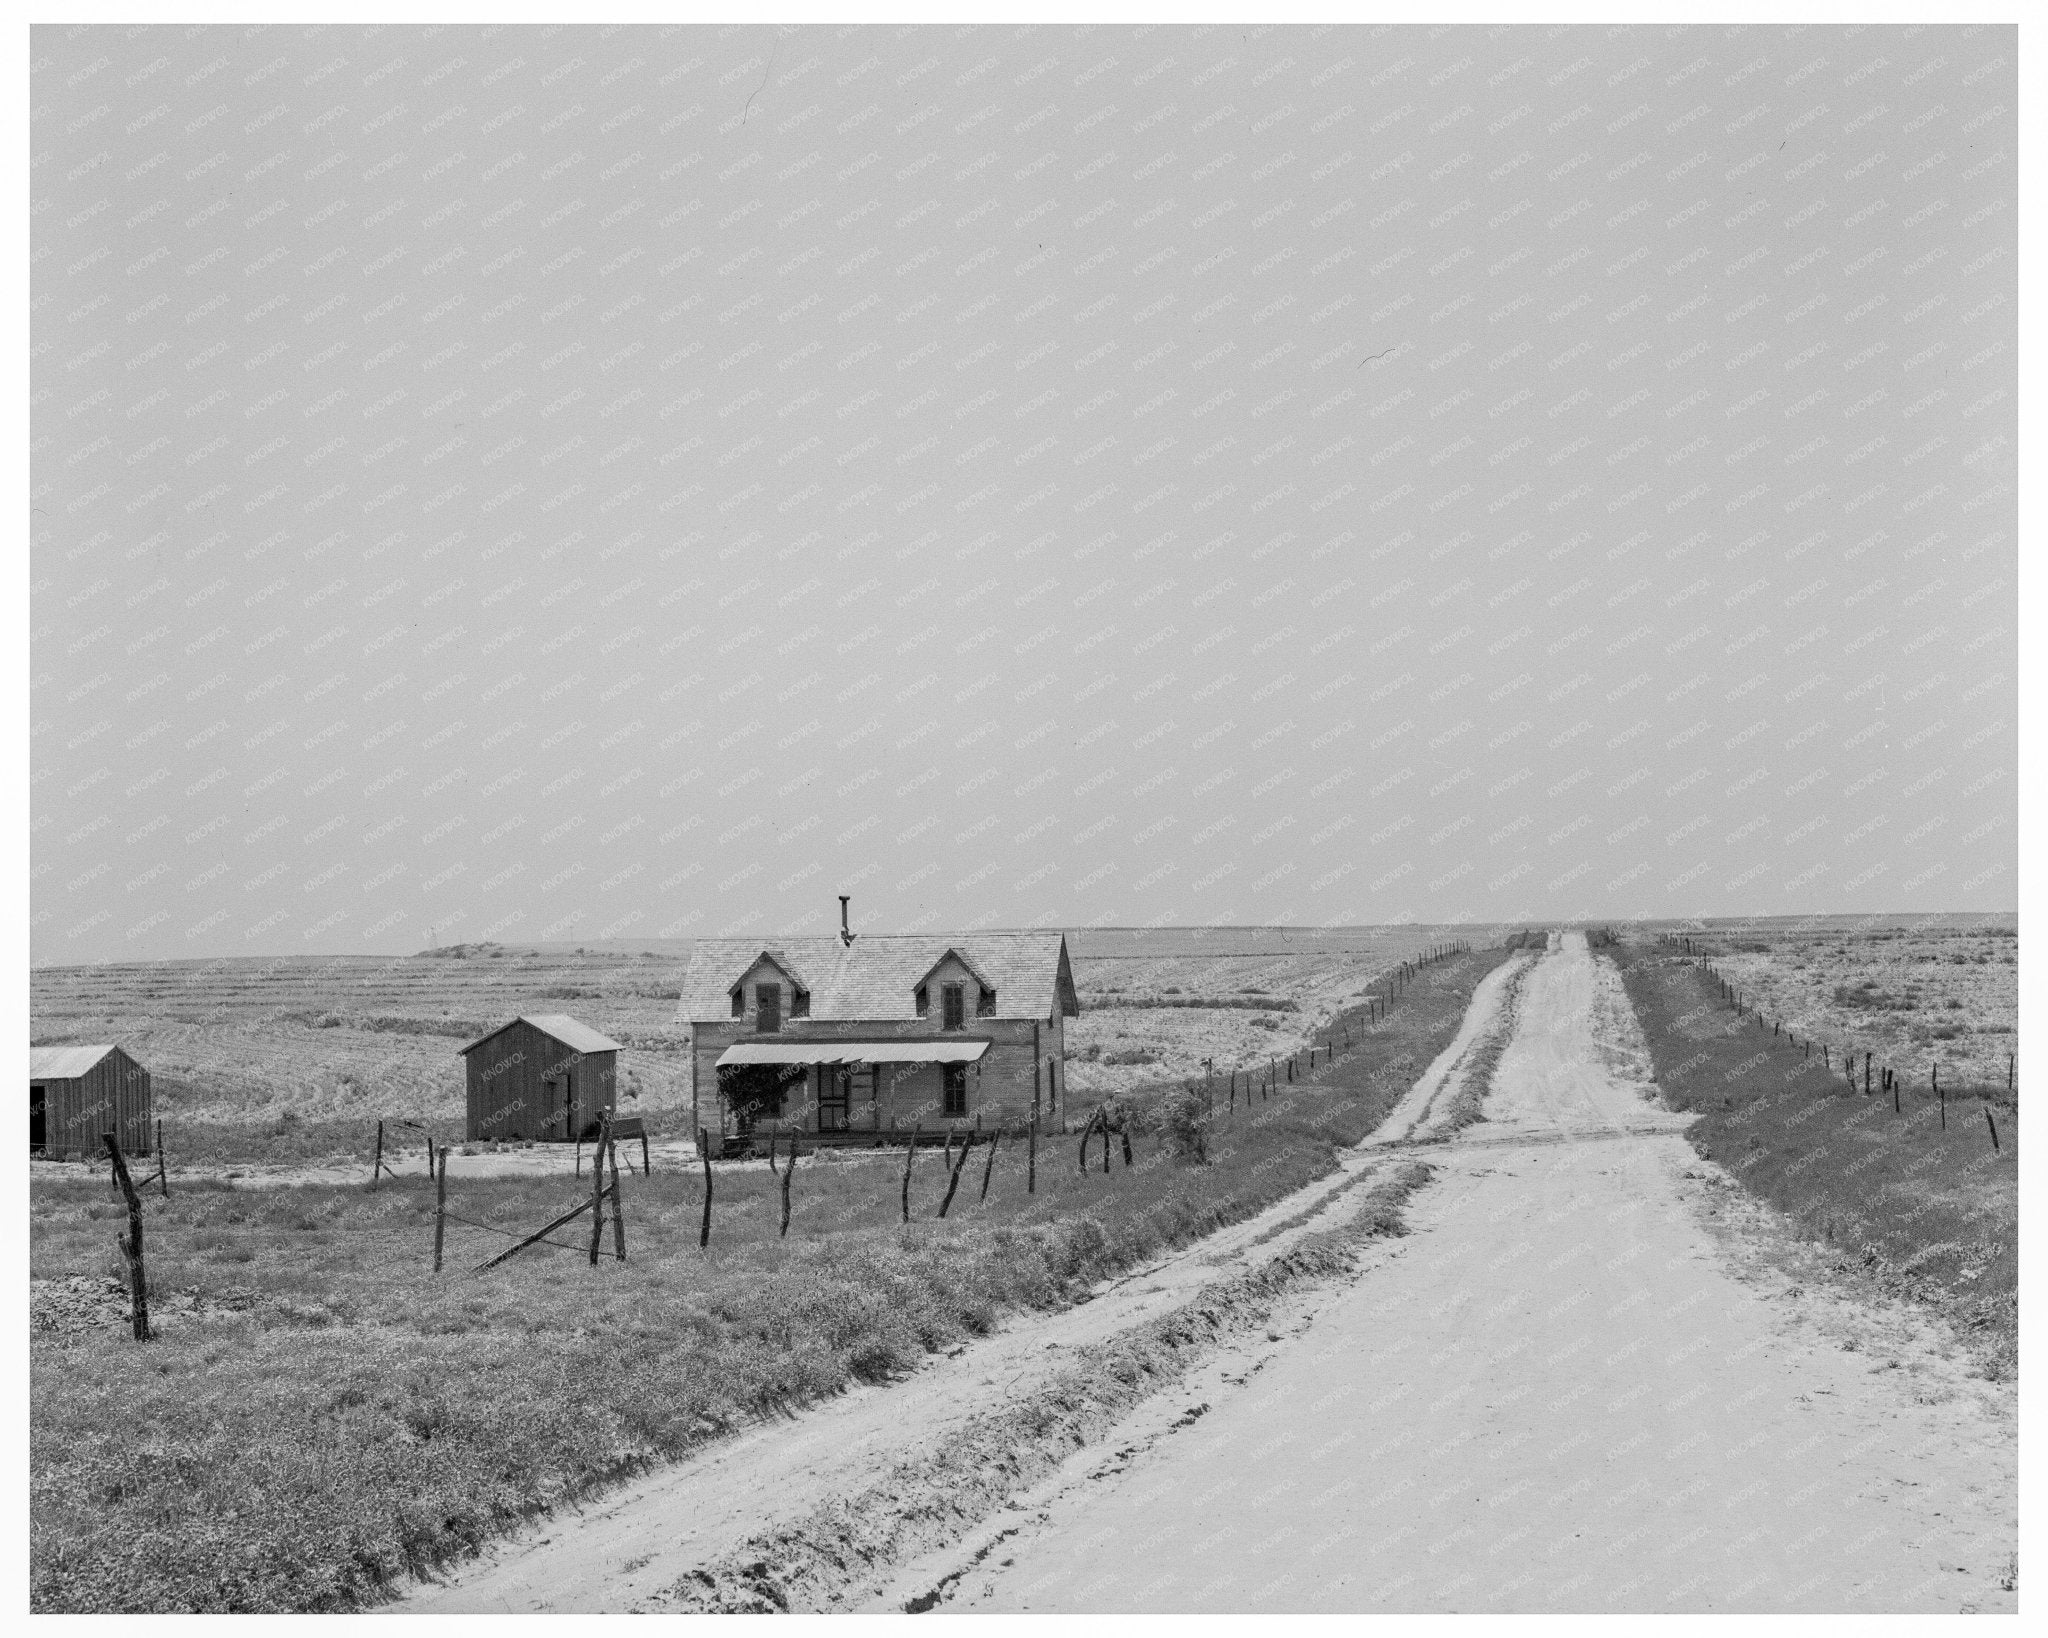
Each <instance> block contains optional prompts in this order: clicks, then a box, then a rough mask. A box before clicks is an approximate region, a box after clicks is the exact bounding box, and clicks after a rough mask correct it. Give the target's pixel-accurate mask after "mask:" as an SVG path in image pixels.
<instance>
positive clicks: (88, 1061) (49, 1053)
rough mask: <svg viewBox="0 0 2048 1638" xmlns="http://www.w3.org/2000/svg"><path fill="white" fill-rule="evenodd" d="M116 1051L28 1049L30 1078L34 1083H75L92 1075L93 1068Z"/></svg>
mask: <svg viewBox="0 0 2048 1638" xmlns="http://www.w3.org/2000/svg"><path fill="white" fill-rule="evenodd" d="M113 1050H114V1046H113V1043H112V1042H109V1043H108V1044H107V1045H105V1046H46V1047H30V1048H29V1049H28V1078H29V1079H30V1080H32V1081H75V1080H77V1079H78V1077H79V1076H81V1075H84V1074H88V1073H90V1071H91V1069H92V1066H93V1065H94V1064H96V1063H98V1062H99V1061H100V1060H101V1059H102V1058H104V1057H105V1056H106V1055H107V1054H108V1053H110V1052H112V1051H113Z"/></svg>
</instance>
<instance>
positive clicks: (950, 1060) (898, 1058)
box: [718, 1040, 989, 1069]
mask: <svg viewBox="0 0 2048 1638" xmlns="http://www.w3.org/2000/svg"><path fill="white" fill-rule="evenodd" d="M988 1048H989V1043H988V1042H986V1041H957V1040H956V1041H781V1042H775V1041H770V1042H760V1041H742V1042H740V1043H739V1044H738V1045H737V1046H729V1047H727V1048H726V1049H725V1050H724V1051H723V1052H721V1053H720V1054H719V1055H718V1067H719V1068H720V1069H729V1068H731V1067H733V1066H734V1065H737V1064H971V1063H974V1062H976V1061H978V1060H979V1059H980V1058H981V1057H982V1055H983V1054H984V1053H986V1052H987V1051H988Z"/></svg>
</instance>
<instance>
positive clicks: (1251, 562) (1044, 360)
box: [30, 27, 2017, 962]
mask: <svg viewBox="0 0 2048 1638" xmlns="http://www.w3.org/2000/svg"><path fill="white" fill-rule="evenodd" d="M32 56H33V72H32V110H31V126H30V131H31V153H32V168H31V186H30V191H31V198H32V210H33V225H32V260H33V271H32V275H31V278H32V301H33V309H32V318H31V337H32V345H33V392H34V397H33V411H32V434H33V439H34V443H33V454H32V462H33V469H32V481H33V494H32V503H31V504H32V511H31V518H30V521H31V525H32V530H33V541H34V549H33V568H32V573H33V585H32V594H31V596H32V603H31V624H32V645H31V654H32V674H33V694H32V727H31V732H32V740H31V758H32V771H31V798H30V800H31V806H32V818H31V824H32V844H31V845H32V853H33V859H32V869H33V885H32V890H31V891H32V918H33V933H32V945H33V958H34V959H35V960H36V961H38V962H69V961H87V960H109V959H125V958H131V957H173V956H189V955H213V954H220V953H251V954H257V953H269V952H285V953H296V952H318V951H329V950H369V951H384V950H404V949H412V948H417V947H418V946H420V945H421V944H423V943H424V942H426V941H427V940H428V938H429V936H430V934H431V936H432V938H433V939H434V940H435V941H436V942H441V943H446V942H451V941H453V940H456V939H478V938H493V937H494V938H500V939H506V940H515V939H541V938H556V939H559V938H569V937H583V938H595V937H600V936H613V937H617V936H652V935H657V934H666V935H671V936H675V935H690V934H705V935H711V934H738V933H746V932H754V931H776V930H780V931H791V932H794V931H823V930H825V929H826V928H827V927H829V926H830V925H832V924H833V923H834V921H835V919H836V915H837V906H836V902H835V899H834V895H835V894H837V893H840V892H851V893H852V894H853V895H854V910H855V917H856V922H857V924H858V925H860V926H864V927H868V928H871V929H873V930H876V931H884V930H893V931H901V930H919V929H927V928H930V929H942V928H973V927H982V926H1022V925H1059V924H1066V925H1079V924H1086V923H1141V922H1154V921H1157V922H1174V923H1217V922H1295V923H1338V922H1383V921H1394V920H1404V919H1410V918H1416V919H1422V920H1427V921H1444V920H1450V919H1456V918H1461V917H1470V918H1475V919H1480V920H1501V919H1513V920H1523V919H1532V918H1543V917H1550V918H1564V917H1577V916H1603V917H1605V916H1614V917H1619V916H1628V915H1637V914H1648V915H1674V914H1692V913H1704V914H1734V913H1799V912H1808V911H1869V910H1901V911H1912V910H1936V909H1998V908H2006V907H2010V906H2012V905H2013V904H2014V902H2015V895H2016V880H2015V871H2014V864H2015V851H2016V832H2015V828H2014V811H2015V810H2014V803H2015V787H2014V771H2015V744H2016V739H2015V716H2016V710H2015V680H2014V674H2015V670H2016V635H2015V625H2016V623H2015V618H2014V596H2015V592H2014V578H2015V576H2014V566H2015V542H2014V533H2013V530H2014V504H2015V501H2014V481H2015V473H2016V460H2015V448H2014V426H2015V421H2014V404H2015V382H2016V374H2015V367H2016V359H2015V347H2014V334H2015V308H2016V285H2015V256H2014V246H2015V208H2014V203H2015V187H2016V180H2015V165H2014V120H2015V114H2014V104H2015V102H2016V100H2017V92H2016V89H2015V85H2016V82H2015V58H2016V44H2015V35H2014V32H2013V31H2012V30H2011V29H2010V28H2001V27H1992V28H1919V29H1887V28H1868V29H1854V28H1850V29H1835V28H1808V29H1759V28H1747V29H1723V28H1690V29H1669V28H1663V27H1657V28H1646V29H1638V30H1614V29H1607V28H1579V29H1547V28H1545V29H1538V28H1531V29H1506V28H1444V29H1420V28H1393V29H1385V28H1380V29H1363V28H1360V29H1329V28H1322V29H1309V28H1269V29H1242V28H1210V29H1193V28H1190V29H1183V28H1149V29H1146V28H1139V29H1133V28H1067V27H1060V28H1044V29H1019V28H1009V27H1003V28H986V29H982V28H936V29H934V28H917V29H887V28H834V27H806V28H795V29H776V28H771V27H701V28H669V29H648V28H624V29H561V28H548V29H531V28H497V29H491V28H467V27H458V28H423V29H408V28H374V29H359V28H328V29H307V28H297V27H289V28H272V29H246V30H245V29H241V28H189V29H188V28H125V27H124V28H51V27H45V28H40V29H38V30H36V31H35V33H34V37H33V48H32Z"/></svg>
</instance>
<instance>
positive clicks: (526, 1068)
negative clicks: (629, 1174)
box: [462, 1012, 619, 1143]
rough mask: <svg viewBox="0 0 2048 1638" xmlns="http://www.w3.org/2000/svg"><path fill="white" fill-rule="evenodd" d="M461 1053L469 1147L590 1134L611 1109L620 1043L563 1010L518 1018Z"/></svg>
mask: <svg viewBox="0 0 2048 1638" xmlns="http://www.w3.org/2000/svg"><path fill="white" fill-rule="evenodd" d="M462 1056H463V1058H464V1059H465V1060H466V1061H467V1063H468V1067H469V1109H468V1123H467V1131H468V1136H469V1140H470V1141H471V1142H472V1143H488V1142H492V1141H494V1140H511V1139H520V1140H524V1139H528V1138H540V1139H546V1138H553V1139H558V1140H562V1141H569V1140H571V1139H575V1138H579V1137H588V1136H590V1135H591V1134H593V1133H594V1132H596V1130H597V1127H598V1122H599V1120H600V1119H601V1118H602V1117H603V1116H604V1115H606V1114H608V1113H609V1112H611V1111H612V1110H613V1109H614V1108H615V1107H616V1099H617V1079H618V1056H619V1043H618V1042H616V1041H613V1040H608V1039H606V1038H605V1037H604V1036H602V1035H600V1034H598V1032H597V1031H596V1030H594V1029H592V1028H591V1027H590V1026H589V1025H588V1024H584V1023H579V1022H578V1021H577V1020H576V1019H574V1018H571V1017H570V1016H569V1015H568V1014H567V1013H562V1012H540V1013H530V1014H529V1013H521V1014H520V1015H519V1016H518V1017H517V1018H514V1019H513V1020H512V1021H511V1022H510V1023H509V1024H502V1025H500V1026H499V1027H498V1028H497V1029H494V1030H492V1031H491V1033H490V1034H488V1035H486V1036H484V1037H483V1038H482V1039H481V1040H476V1041H472V1042H470V1043H469V1045H468V1046H466V1047H464V1048H463V1049H462Z"/></svg>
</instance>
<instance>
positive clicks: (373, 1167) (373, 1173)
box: [370, 1120, 384, 1189]
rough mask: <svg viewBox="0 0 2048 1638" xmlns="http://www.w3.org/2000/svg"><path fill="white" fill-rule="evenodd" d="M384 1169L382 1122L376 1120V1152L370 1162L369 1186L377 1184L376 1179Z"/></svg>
mask: <svg viewBox="0 0 2048 1638" xmlns="http://www.w3.org/2000/svg"><path fill="white" fill-rule="evenodd" d="M383 1170H384V1123H383V1122H382V1121H381V1120H380V1121H379V1122H377V1154H376V1158H375V1159H373V1160H372V1161H371V1162H370V1187H371V1188H373V1189H374V1188H375V1187H376V1186H377V1179H378V1177H379V1175H380V1174H381V1173H382V1172H383Z"/></svg>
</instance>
